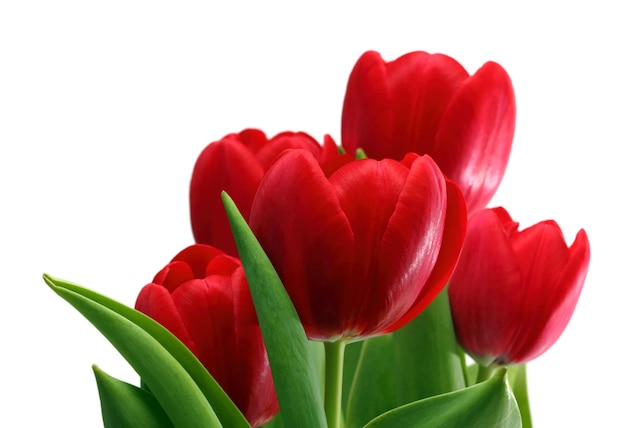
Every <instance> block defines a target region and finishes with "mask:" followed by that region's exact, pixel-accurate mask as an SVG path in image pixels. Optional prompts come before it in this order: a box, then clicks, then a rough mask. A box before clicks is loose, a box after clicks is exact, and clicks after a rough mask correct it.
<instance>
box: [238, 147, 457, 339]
mask: <svg viewBox="0 0 626 428" xmlns="http://www.w3.org/2000/svg"><path fill="white" fill-rule="evenodd" d="M465 224H466V211H465V205H464V202H463V198H462V196H461V194H460V191H459V190H458V188H457V187H456V185H454V184H453V183H451V182H449V181H446V179H445V178H444V176H443V174H442V173H441V171H440V170H439V168H438V167H437V165H436V164H435V163H434V162H433V161H432V159H430V158H429V157H427V156H424V157H419V156H417V155H411V156H407V158H405V159H404V160H403V162H398V161H395V160H392V159H385V160H383V161H376V160H374V159H363V160H352V161H350V160H349V159H348V158H346V157H343V158H341V159H340V161H337V160H334V161H332V162H328V163H326V164H324V165H322V166H321V165H320V164H319V162H318V161H317V160H316V159H315V158H314V157H313V155H311V153H309V152H307V151H304V150H289V151H286V152H284V153H283V154H282V155H281V156H280V157H279V158H278V159H277V160H276V162H275V163H274V165H273V166H272V167H271V168H270V169H269V171H268V172H267V174H266V175H265V177H264V178H263V181H262V182H261V184H260V186H259V189H258V192H257V195H256V197H255V200H254V203H253V205H252V211H251V214H250V227H251V228H252V230H253V232H254V233H255V235H256V237H257V238H258V240H259V242H260V243H261V245H262V246H263V249H264V250H265V252H266V253H267V255H268V257H269V259H270V260H271V262H272V264H273V265H274V267H275V268H276V271H277V272H278V274H279V276H280V278H281V280H282V281H283V283H284V285H285V288H286V290H287V292H288V293H289V296H290V297H291V300H292V301H293V303H294V306H295V308H296V310H297V311H298V315H299V317H300V321H301V322H302V324H303V326H304V329H305V331H306V333H307V335H308V337H309V338H310V339H315V340H324V341H334V340H338V339H346V340H352V339H357V338H364V337H369V336H375V335H379V334H384V333H388V332H391V331H394V330H395V329H397V328H400V327H401V326H402V325H404V324H406V323H407V322H409V321H410V320H411V319H413V318H414V317H415V316H416V315H417V314H418V313H419V312H421V311H422V310H423V309H424V308H425V307H426V306H427V305H428V304H429V303H430V302H431V301H432V300H433V299H434V298H435V297H436V295H437V294H438V293H439V292H440V291H441V290H442V288H443V287H444V285H445V283H446V281H447V280H448V278H449V276H450V274H451V272H452V269H453V267H454V265H455V263H456V260H457V258H458V255H459V253H460V249H461V245H462V242H463V237H464V233H465Z"/></svg>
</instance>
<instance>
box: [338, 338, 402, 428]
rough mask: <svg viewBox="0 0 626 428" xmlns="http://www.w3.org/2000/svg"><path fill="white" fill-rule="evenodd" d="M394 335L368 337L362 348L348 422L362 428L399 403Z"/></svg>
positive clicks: (347, 414)
mask: <svg viewBox="0 0 626 428" xmlns="http://www.w3.org/2000/svg"><path fill="white" fill-rule="evenodd" d="M392 351H393V338H392V337H391V335H390V334H387V335H385V336H380V337H373V338H370V339H367V340H365V342H364V343H363V346H362V348H361V352H360V358H359V362H358V364H357V367H356V370H355V375H354V381H353V383H352V390H351V391H350V398H349V400H348V406H347V412H346V426H347V427H348V428H361V427H362V426H363V425H365V424H366V423H367V422H368V421H370V420H372V419H374V418H375V417H376V416H378V415H380V414H382V413H384V412H386V411H388V410H390V409H393V408H395V407H396V406H397V404H396V385H395V377H394V373H395V372H394V366H395V361H394V358H393V354H392Z"/></svg>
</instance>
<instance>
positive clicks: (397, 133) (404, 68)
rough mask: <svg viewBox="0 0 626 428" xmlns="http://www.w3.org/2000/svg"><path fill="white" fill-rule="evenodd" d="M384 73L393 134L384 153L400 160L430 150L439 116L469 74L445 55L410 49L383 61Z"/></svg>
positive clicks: (428, 152)
mask: <svg viewBox="0 0 626 428" xmlns="http://www.w3.org/2000/svg"><path fill="white" fill-rule="evenodd" d="M387 73H388V76H389V91H390V96H391V106H392V111H393V113H392V114H393V119H392V120H393V133H392V135H391V140H389V141H388V142H387V145H390V146H391V147H386V150H385V153H386V156H388V157H391V158H394V159H402V158H403V157H404V155H405V154H406V153H408V152H416V153H418V154H421V155H423V154H431V153H433V152H434V150H433V148H434V145H435V137H436V134H437V131H438V129H439V123H440V121H441V118H442V116H443V114H444V111H445V109H446V107H447V105H448V103H449V102H450V100H452V99H453V97H454V95H455V93H456V91H457V90H458V88H459V86H460V85H461V84H462V83H463V81H464V80H466V79H467V77H468V76H469V75H468V73H467V71H465V69H464V68H463V66H461V64H459V63H458V62H457V61H456V60H454V59H453V58H451V57H449V56H446V55H442V54H432V55H431V54H428V53H426V52H412V53H409V54H405V55H403V56H401V57H399V58H398V59H396V60H395V61H392V62H390V63H389V64H387ZM364 149H365V151H366V153H369V152H368V151H367V148H365V147H364ZM370 156H372V157H377V156H379V154H378V153H376V152H374V153H372V154H371V155H370ZM435 160H436V161H437V158H436V157H435ZM444 173H445V171H444Z"/></svg>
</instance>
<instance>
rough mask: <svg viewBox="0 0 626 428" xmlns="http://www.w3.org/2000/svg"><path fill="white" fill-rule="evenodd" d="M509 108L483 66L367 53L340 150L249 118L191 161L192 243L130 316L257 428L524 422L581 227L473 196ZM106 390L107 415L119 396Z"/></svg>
mask: <svg viewBox="0 0 626 428" xmlns="http://www.w3.org/2000/svg"><path fill="white" fill-rule="evenodd" d="M515 114H516V108H515V97H514V91H513V87H512V84H511V80H510V78H509V76H508V74H507V72H506V71H505V70H504V69H503V68H502V67H501V66H500V65H498V64H497V63H494V62H487V63H486V64H484V65H483V66H482V67H481V68H480V69H479V70H478V71H476V72H475V73H474V74H473V75H470V74H469V73H468V72H467V71H466V70H465V69H464V68H463V67H462V66H461V65H460V64H459V63H458V62H457V61H456V60H454V59H452V58H450V57H449V56H446V55H441V54H429V53H425V52H412V53H408V54H406V55H403V56H401V57H399V58H397V59H396V60H394V61H391V62H386V61H385V60H383V59H382V58H381V56H380V55H379V54H378V53H377V52H373V51H370V52H366V53H364V54H363V55H362V56H361V57H360V58H359V60H358V61H357V63H356V65H355V66H354V68H353V70H352V72H351V74H350V76H349V79H348V84H347V89H346V94H345V98H344V105H343V113H342V127H341V140H340V142H339V144H338V143H337V142H336V141H335V139H333V138H332V137H331V136H329V135H327V136H325V137H324V140H323V142H322V143H320V142H318V141H316V140H315V139H314V138H313V137H311V136H310V135H308V134H306V133H304V132H282V133H279V134H278V135H275V136H273V137H270V138H268V136H267V135H266V134H265V133H264V132H263V131H261V130H258V129H245V130H243V131H241V132H239V133H233V134H229V135H226V136H224V137H223V138H222V139H220V140H218V141H214V142H212V143H211V144H209V145H208V146H207V147H206V149H204V150H203V151H202V152H201V153H200V155H199V157H198V159H197V161H196V163H195V167H194V168H193V172H192V177H191V184H190V214H191V226H192V230H193V235H194V238H195V243H194V244H192V245H190V246H189V247H187V248H185V249H183V250H182V251H180V252H179V253H178V254H177V255H176V256H175V257H174V258H173V259H172V260H171V262H169V263H168V264H167V265H166V266H165V267H164V268H163V269H162V270H161V271H160V272H159V273H157V275H156V276H155V277H154V279H153V280H152V282H151V283H149V284H148V285H146V286H145V287H144V288H143V289H142V290H141V292H140V293H139V296H138V298H137V301H136V304H135V309H136V310H137V311H139V312H141V313H143V314H145V315H147V316H148V317H150V318H152V319H153V320H155V321H157V322H158V323H159V324H160V325H162V326H163V327H165V328H166V329H167V330H169V332H171V333H172V334H173V335H174V336H175V337H176V338H178V339H179V340H180V342H182V344H184V345H185V346H186V348H188V350H189V351H191V353H192V354H193V355H194V356H195V357H196V358H197V360H198V361H199V362H200V363H201V364H202V366H204V367H205V368H206V370H207V371H208V373H210V376H211V377H212V378H213V379H214V380H215V381H216V382H217V384H219V386H220V387H221V389H223V391H224V392H225V393H226V395H227V396H228V397H229V399H230V400H232V402H233V403H234V405H235V406H236V407H237V409H238V410H239V411H240V412H241V414H242V415H243V417H244V418H245V421H246V424H249V426H252V427H258V426H267V427H270V426H272V427H281V426H285V427H289V426H311V427H319V426H329V427H359V426H364V425H367V426H372V427H373V426H381V427H384V426H426V427H428V426H442V425H441V424H443V426H461V425H455V423H457V422H458V421H463V424H462V426H481V427H485V426H502V427H509V426H511V427H515V426H522V425H524V427H529V426H531V418H530V410H529V404H528V397H527V395H526V385H525V382H526V379H525V372H524V367H525V364H526V363H527V362H529V361H531V360H533V359H534V358H537V357H538V356H540V355H541V354H542V353H543V352H545V351H546V350H547V349H548V348H549V347H550V346H551V345H552V344H553V343H554V342H555V341H556V340H557V339H558V337H559V336H560V335H561V333H562V332H563V330H564V329H565V327H566V325H567V323H568V321H569V319H570V317H571V316H572V313H573V311H574V308H575V306H576V303H577V301H578V298H579V295H580V292H581V289H582V286H583V282H584V279H585V276H586V273H587V269H588V265H589V257H590V248H589V241H588V239H587V236H586V234H585V232H584V230H581V231H580V232H579V233H578V234H577V236H576V238H575V240H574V242H573V244H572V245H571V246H569V247H568V245H567V243H566V241H565V239H564V237H563V234H562V232H561V230H560V228H559V226H558V225H557V223H556V222H554V221H552V220H548V221H543V222H541V223H538V224H536V225H534V226H531V227H529V228H527V229H524V230H519V227H518V223H516V222H515V221H514V220H513V219H512V218H511V216H510V215H509V213H508V212H507V211H506V210H505V209H504V208H502V207H497V208H486V206H487V204H488V203H489V201H490V200H491V198H492V196H493V195H494V193H495V192H496V190H497V188H498V185H499V184H500V182H501V180H502V177H503V175H504V172H505V169H506V165H507V162H508V159H509V155H510V152H511V145H512V142H513V134H514V129H515ZM229 204H230V205H229ZM229 206H230V209H229V208H228V207H229ZM237 216H239V217H237ZM236 218H238V219H239V222H237V220H236ZM246 227H247V228H248V229H247V231H248V232H249V233H248V234H246V233H244V232H241V230H244V229H246ZM250 240H252V241H254V242H253V244H254V245H256V244H259V247H258V248H259V249H260V250H258V249H257V250H254V251H253V250H251V248H252V247H254V245H253V244H250ZM251 245H252V246H251ZM254 248H256V247H254ZM255 251H256V252H255ZM265 257H266V258H267V262H264V260H265ZM263 263H265V264H263ZM258 266H261V267H263V268H264V269H265V268H268V269H270V270H271V271H272V272H273V273H275V274H276V278H278V280H279V284H280V285H281V286H282V287H284V291H286V296H288V300H289V302H290V304H291V305H293V309H295V313H296V314H297V317H296V323H297V324H298V327H299V326H301V328H302V329H303V332H304V335H305V336H306V338H305V341H306V348H307V349H305V351H306V352H305V353H306V355H307V358H309V357H310V358H311V359H312V361H313V362H314V364H313V366H312V367H315V368H316V369H315V370H314V371H315V373H314V374H313V377H314V378H315V379H318V380H319V382H317V383H315V382H314V386H313V389H316V391H314V392H312V393H310V397H312V398H307V399H306V400H307V401H308V402H306V403H302V401H303V400H305V398H302V397H304V396H306V394H305V395H298V394H299V392H298V391H297V388H298V387H297V386H296V385H295V384H298V383H300V382H299V381H297V379H298V376H302V377H303V378H304V377H307V376H308V377H310V376H311V374H310V373H307V374H306V376H304V375H302V373H300V374H299V373H297V371H296V373H295V374H294V373H287V372H288V371H289V370H291V369H290V367H291V366H293V365H298V364H299V363H298V361H299V360H298V358H300V357H299V356H298V355H289V352H290V351H289V349H291V348H289V346H287V345H285V346H287V347H286V348H283V350H282V351H281V350H280V349H277V347H276V344H275V342H276V340H275V337H285V336H280V335H281V334H283V333H284V332H282V331H278V330H281V329H282V327H281V324H280V323H284V324H286V323H287V322H286V321H284V319H282V318H280V315H281V314H282V313H283V312H285V311H284V310H283V308H284V307H285V306H284V305H283V303H280V302H281V301H280V299H279V297H278V295H277V297H276V302H277V303H276V305H275V306H273V305H272V296H271V295H269V297H268V296H267V293H269V291H267V290H273V289H274V288H272V287H270V286H269V285H267V284H269V283H271V281H272V280H271V278H270V277H271V275H270V274H267V273H264V272H266V271H267V269H265V270H263V269H260V268H258ZM268 266H269V267H268ZM268 275H269V276H268ZM268 278H270V279H268ZM47 280H48V281H49V283H51V285H54V284H56V285H54V286H55V287H59V284H58V283H56V282H55V281H56V280H54V279H51V278H49V277H48V278H47ZM253 283H254V284H253ZM282 287H281V288H280V289H281V290H283V288H282ZM279 291H280V290H279ZM264 292H265V293H266V296H265V298H266V301H265V302H263V301H262V299H263V297H262V296H261V295H262V293H264ZM259 296H261V297H259ZM268 302H269V303H268ZM260 307H262V308H261V309H260ZM275 316H278V317H279V318H278V321H279V322H278V323H273V324H272V319H273V318H272V317H275ZM142 322H143V321H142ZM276 326H278V327H276ZM289 328H290V327H289V326H286V325H285V328H284V330H288V329H289ZM272 329H273V330H272ZM286 337H287V339H281V340H283V341H285V340H286V341H289V340H290V339H289V337H288V336H286ZM270 340H273V342H272V344H270V342H269V341H270ZM293 340H294V341H295V340H296V339H293ZM137 346H139V345H137ZM266 346H267V348H266ZM320 346H321V347H320ZM285 349H286V350H287V351H285ZM174 355H176V354H174ZM305 359H306V358H305ZM129 361H130V360H129ZM281 361H282V363H281ZM290 361H293V362H294V363H293V364H290ZM318 363H319V364H318ZM281 364H282V365H281ZM305 367H309V368H308V369H306V370H304V371H311V370H310V367H311V366H305ZM144 370H145V369H144ZM140 374H141V373H140ZM103 376H104V375H103V374H100V375H98V376H97V377H98V379H100V381H99V383H98V385H99V388H100V389H101V398H102V397H104V396H106V394H103V392H102V391H103V389H104V390H106V386H103V385H104V384H105V382H103V381H102V379H104V377H103ZM308 377H307V378H308ZM149 379H150V376H145V377H144V376H142V385H141V386H140V387H137V388H138V389H141V390H142V391H145V393H146V394H153V395H154V397H155V402H156V403H157V405H155V406H156V407H158V408H163V409H164V410H159V411H155V412H153V414H157V415H158V418H157V419H158V420H159V421H165V422H163V423H164V425H163V426H179V424H177V422H176V418H177V417H178V416H176V415H174V413H171V412H170V411H169V410H168V409H169V407H168V406H167V405H166V404H163V402H162V398H161V396H160V395H159V394H158V391H157V390H158V387H156V386H153V385H151V384H150V381H149ZM293 379H296V381H295V382H294V380H293ZM153 382H154V381H153ZM302 383H306V382H305V381H304V380H303V381H302ZM492 384H493V385H497V388H496V387H495V386H494V388H495V389H494V391H495V390H496V389H497V390H498V391H503V392H501V393H500V392H498V394H500V395H498V397H500V398H501V400H500V401H498V400H494V399H493V397H492V396H491V395H489V394H491V392H485V391H487V390H486V389H485V388H487V386H486V385H492ZM481 385H482V387H483V389H480V388H481ZM294 388H295V389H294ZM498 388H499V389H498ZM481 391H482V392H481ZM493 394H496V393H495V392H494V393H493ZM205 395H206V394H205ZM316 397H317V398H316ZM179 399H180V400H184V398H183V397H180V398H179ZM102 400H105V398H102ZM106 400H107V406H108V407H107V408H108V409H109V410H108V412H109V414H108V415H107V414H105V415H104V419H105V424H107V421H114V420H115V418H116V417H117V416H114V415H113V416H112V415H111V414H110V408H111V407H116V406H118V405H117V404H116V405H113V404H111V403H114V402H116V400H115V399H110V398H107V399H106ZM480 400H483V401H484V400H487V401H489V400H491V401H489V402H494V403H496V404H494V405H495V406H496V408H495V410H494V408H492V407H489V405H487V404H484V403H483V402H482V401H480ZM117 401H121V399H119V400H117ZM298 401H299V402H300V404H299V405H298V404H297V402H298ZM318 401H319V403H318ZM487 401H485V402H487ZM158 403H161V405H160V406H159V405H158ZM209 403H211V401H210V400H209ZM294 403H296V404H294ZM481 403H482V404H481ZM119 406H121V404H119ZM320 406H321V410H319V409H318V408H320ZM218 407H219V406H218ZM304 408H306V409H308V410H307V411H306V412H304V411H303V410H302V409H304ZM293 409H296V410H293ZM311 409H312V410H311ZM454 409H458V411H453V410H454ZM318 410H319V411H318ZM117 412H118V413H120V414H121V413H123V412H122V411H120V410H119V409H118V411H117ZM104 413H105V406H104V402H103V414H104ZM135 413H138V412H135ZM216 413H218V417H217V419H216V420H218V421H220V424H221V425H223V426H231V425H232V424H234V422H232V420H231V419H229V421H231V422H226V421H225V420H224V419H222V418H220V415H219V413H220V412H219V411H217V410H216ZM320 414H321V415H322V416H320ZM277 415H279V416H277ZM130 417H131V419H132V416H130ZM446 418H447V419H446ZM455 418H460V419H455ZM155 420H156V419H155ZM455 421H457V422H455ZM296 422H297V424H296V425H294V423H296ZM112 423H113V422H109V424H112ZM159 423H160V422H159ZM185 423H187V422H185ZM168 424H169V425H168ZM398 424H399V425H398ZM111 426H113V425H111ZM180 426H182V425H180ZM186 426H187V425H186ZM189 426H191V425H189ZM198 426H212V425H211V424H210V423H208V422H206V421H205V422H203V423H200V424H199V425H198ZM242 426H243V425H242Z"/></svg>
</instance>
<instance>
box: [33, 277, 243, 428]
mask: <svg viewBox="0 0 626 428" xmlns="http://www.w3.org/2000/svg"><path fill="white" fill-rule="evenodd" d="M44 280H45V281H46V283H47V284H48V285H49V286H50V287H51V288H52V289H53V290H54V291H55V292H56V293H57V294H59V295H60V296H61V297H63V298H64V299H65V300H67V301H68V302H69V303H70V304H72V306H74V307H75V308H76V309H78V310H79V312H81V313H82V314H83V315H84V316H85V317H86V318H87V319H88V320H89V321H91V322H92V324H94V325H95V323H94V320H92V317H94V316H96V318H97V313H98V312H101V313H102V314H105V313H106V314H108V316H109V317H112V318H113V319H117V318H116V317H118V318H120V319H119V320H118V323H121V326H117V327H114V325H108V324H107V323H106V322H103V321H102V320H100V321H99V323H100V325H99V326H96V327H97V328H98V329H99V330H100V331H101V332H102V333H103V334H104V335H105V336H106V337H107V339H109V340H110V341H111V342H112V343H113V341H112V339H115V337H116V335H119V336H123V335H124V334H125V332H126V327H125V326H128V329H129V331H131V330H132V331H133V332H135V333H134V334H139V335H145V336H147V337H150V338H152V340H153V341H155V342H156V343H157V344H159V345H160V347H161V348H162V349H161V352H162V351H165V352H164V353H165V354H167V355H168V358H171V359H173V360H174V361H177V362H178V363H179V365H180V366H181V367H182V371H183V372H185V373H186V376H190V377H191V379H192V380H193V381H194V383H195V384H196V385H197V386H196V387H197V388H199V389H200V391H201V392H202V394H203V395H204V397H206V400H208V401H207V403H208V402H210V403H211V405H210V407H212V408H213V411H214V412H215V414H216V415H217V416H218V418H219V420H220V421H221V423H222V424H224V425H225V426H228V427H231V426H232V427H236V428H249V427H250V424H248V422H247V421H246V419H245V417H244V416H243V415H242V414H241V412H240V411H239V409H238V408H237V407H236V406H235V405H234V404H233V402H232V400H230V398H229V397H228V396H227V395H226V393H224V391H223V390H222V388H221V387H220V386H219V385H218V384H217V382H216V381H215V379H213V377H212V376H211V375H210V373H209V372H208V371H207V370H206V369H205V368H204V366H203V365H202V364H201V363H200V361H198V359H197V358H196V357H195V356H194V355H193V354H192V353H191V351H190V350H189V349H188V348H187V347H186V346H185V345H184V344H183V343H182V342H181V341H180V340H178V339H177V338H176V337H175V336H174V335H173V334H171V333H170V332H169V331H168V330H167V329H165V328H164V327H163V326H161V325H160V324H159V323H157V322H156V321H154V320H153V319H151V318H150V317H148V316H146V315H144V314H142V313H141V312H139V311H136V310H135V309H132V308H130V307H128V306H125V305H123V304H121V303H119V302H116V301H115V300H112V299H110V298H108V297H106V296H103V295H101V294H98V293H96V292H94V291H91V290H88V289H86V288H84V287H81V286H79V285H76V284H72V283H70V282H67V281H63V280H61V279H57V278H53V277H51V276H49V275H44ZM77 304H78V305H80V306H81V308H79V307H77ZM105 310H108V312H107V311H105ZM88 313H89V316H88ZM102 314H101V315H102ZM115 325H117V324H115ZM115 328H119V329H120V331H115ZM126 340H128V341H129V343H127V345H128V347H129V350H130V351H133V350H135V351H136V349H134V348H137V346H138V345H137V344H134V343H133V341H132V337H130V338H127V339H126ZM153 345H154V343H152V345H148V346H153ZM114 346H115V344H114ZM116 348H117V349H118V350H120V353H122V355H123V356H124V357H125V358H126V359H127V360H128V357H127V355H125V352H127V350H124V352H122V350H121V349H120V348H118V347H117V346H116ZM139 354H140V356H139V357H138V358H139V359H141V356H144V355H145V354H146V351H141V352H139ZM129 363H130V361H129ZM131 365H132V364H131ZM133 368H135V370H136V371H137V372H138V373H139V371H138V370H137V368H136V367H134V366H133ZM146 370H147V371H151V370H152V371H155V373H156V375H157V376H158V370H154V369H150V364H147V367H146ZM139 375H140V376H141V377H142V381H144V382H145V383H146V384H147V385H148V387H149V389H150V390H151V392H153V393H155V391H154V386H153V385H151V383H150V382H149V381H148V379H147V378H145V377H144V376H143V375H142V374H141V373H139ZM155 396H156V393H155ZM178 400H179V401H180V399H178ZM206 400H205V401H206ZM218 426H219V425H218Z"/></svg>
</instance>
